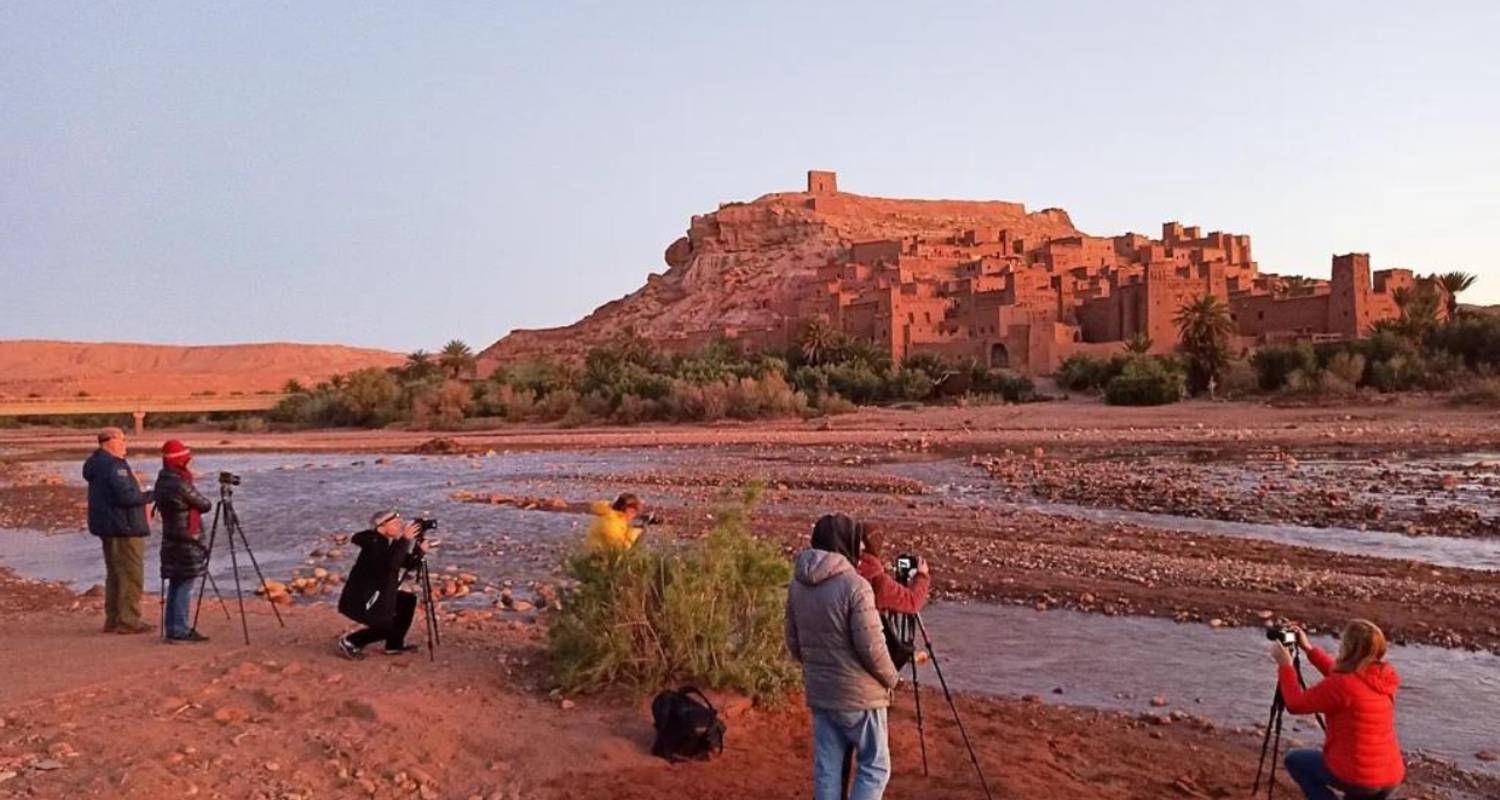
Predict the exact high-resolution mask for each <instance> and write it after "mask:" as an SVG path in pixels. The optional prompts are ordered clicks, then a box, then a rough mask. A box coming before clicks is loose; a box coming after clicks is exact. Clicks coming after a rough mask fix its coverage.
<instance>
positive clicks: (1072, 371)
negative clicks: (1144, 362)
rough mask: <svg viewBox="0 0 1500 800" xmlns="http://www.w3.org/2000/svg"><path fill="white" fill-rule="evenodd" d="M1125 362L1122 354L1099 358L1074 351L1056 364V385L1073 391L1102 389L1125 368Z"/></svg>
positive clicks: (1097, 390) (1096, 390)
mask: <svg viewBox="0 0 1500 800" xmlns="http://www.w3.org/2000/svg"><path fill="white" fill-rule="evenodd" d="M1126 362H1127V359H1126V358H1125V356H1123V355H1119V356H1111V357H1109V358H1100V357H1098V356H1091V355H1089V354H1087V353H1074V354H1073V355H1071V356H1068V357H1067V358H1065V359H1063V362H1062V364H1060V365H1059V366H1058V368H1057V385H1058V386H1060V387H1062V388H1064V389H1067V390H1068V391H1073V392H1099V391H1103V390H1104V387H1105V386H1108V385H1109V382H1110V381H1111V380H1113V379H1114V378H1115V377H1116V376H1118V375H1119V374H1120V372H1121V371H1122V370H1124V369H1125V364H1126Z"/></svg>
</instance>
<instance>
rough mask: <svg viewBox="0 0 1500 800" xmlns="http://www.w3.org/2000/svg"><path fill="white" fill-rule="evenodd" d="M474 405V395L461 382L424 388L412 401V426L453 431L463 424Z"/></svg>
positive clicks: (449, 382)
mask: <svg viewBox="0 0 1500 800" xmlns="http://www.w3.org/2000/svg"><path fill="white" fill-rule="evenodd" d="M473 405H474V394H473V392H471V391H470V390H469V387H468V386H467V385H465V384H463V383H460V382H459V381H455V380H450V381H446V382H444V383H443V384H442V385H441V386H438V387H424V389H423V390H422V391H421V392H420V393H419V394H417V395H416V396H415V397H414V398H413V399H412V409H411V414H412V424H414V425H416V426H417V427H418V428H442V429H451V428H456V427H458V426H459V425H461V424H463V421H464V417H466V416H468V413H469V409H470V407H472V406H473Z"/></svg>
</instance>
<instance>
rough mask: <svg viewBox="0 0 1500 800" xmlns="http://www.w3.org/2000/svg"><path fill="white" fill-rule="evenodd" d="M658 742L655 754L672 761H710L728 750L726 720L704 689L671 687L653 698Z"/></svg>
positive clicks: (652, 747) (652, 753) (652, 749)
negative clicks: (671, 688)
mask: <svg viewBox="0 0 1500 800" xmlns="http://www.w3.org/2000/svg"><path fill="white" fill-rule="evenodd" d="M651 717H652V720H653V721H654V722H655V724H656V743H655V744H653V745H651V755H654V756H658V757H660V758H665V759H666V760H668V761H687V760H690V759H691V760H694V761H707V760H708V759H709V758H710V757H711V756H713V755H715V754H716V753H722V752H724V723H723V722H722V721H720V720H719V712H718V711H717V710H716V709H715V708H714V706H713V703H710V702H708V698H707V697H704V696H703V693H702V692H700V691H698V690H697V689H696V688H694V687H692V686H684V687H682V688H681V689H678V690H677V691H675V692H674V691H672V690H670V689H668V690H666V691H664V692H662V693H660V694H658V695H657V696H656V699H654V700H652V701H651Z"/></svg>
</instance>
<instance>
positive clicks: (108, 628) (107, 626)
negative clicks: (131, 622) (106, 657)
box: [104, 622, 120, 633]
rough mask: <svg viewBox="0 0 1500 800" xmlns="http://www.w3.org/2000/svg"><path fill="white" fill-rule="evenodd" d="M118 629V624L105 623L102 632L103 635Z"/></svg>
mask: <svg viewBox="0 0 1500 800" xmlns="http://www.w3.org/2000/svg"><path fill="white" fill-rule="evenodd" d="M119 627H120V624H119V623H118V622H106V623H104V632H105V633H114V632H115V629H117V628H119Z"/></svg>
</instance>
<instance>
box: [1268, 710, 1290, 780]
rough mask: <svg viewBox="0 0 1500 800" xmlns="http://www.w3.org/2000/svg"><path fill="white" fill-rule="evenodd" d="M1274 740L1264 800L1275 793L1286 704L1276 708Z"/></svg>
mask: <svg viewBox="0 0 1500 800" xmlns="http://www.w3.org/2000/svg"><path fill="white" fill-rule="evenodd" d="M1276 711H1277V713H1276V741H1275V742H1274V743H1272V745H1271V774H1270V777H1269V778H1267V779H1266V800H1271V798H1272V797H1273V796H1275V794H1276V762H1277V761H1280V760H1281V721H1282V720H1284V719H1286V713H1285V712H1286V704H1285V703H1282V704H1281V706H1280V707H1279V708H1278V709H1277V710H1276Z"/></svg>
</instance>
